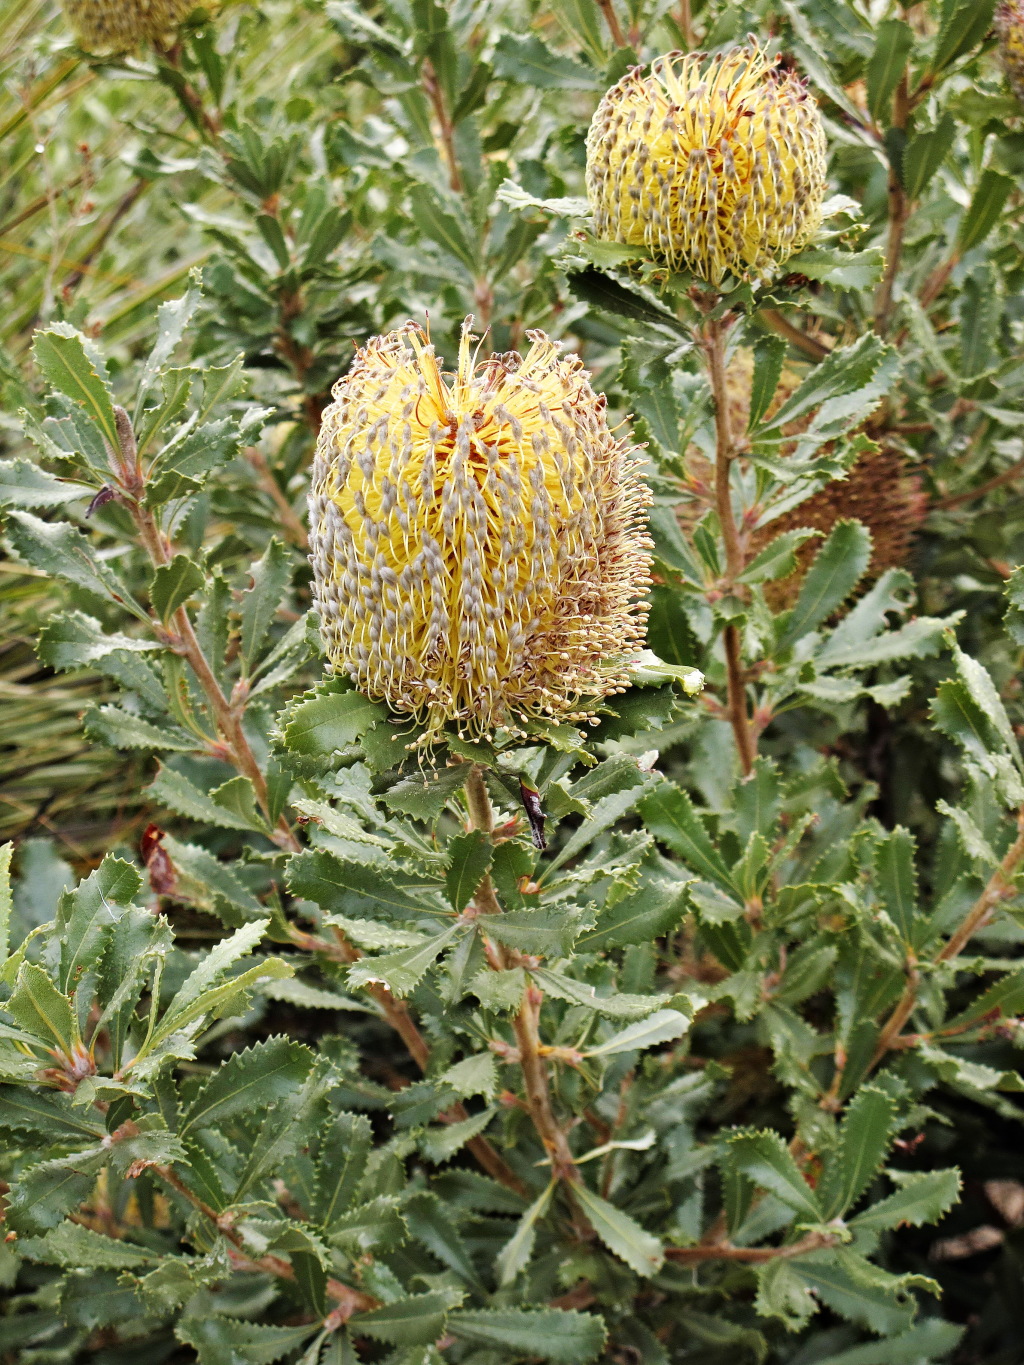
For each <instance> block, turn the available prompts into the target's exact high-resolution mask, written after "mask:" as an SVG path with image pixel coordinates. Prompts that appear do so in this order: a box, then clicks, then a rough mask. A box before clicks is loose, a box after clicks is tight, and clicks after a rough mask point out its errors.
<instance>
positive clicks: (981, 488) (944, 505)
mask: <svg viewBox="0 0 1024 1365" xmlns="http://www.w3.org/2000/svg"><path fill="white" fill-rule="evenodd" d="M928 430H929V431H930V430H931V427H929V428H928ZM1021 472H1024V460H1017V461H1016V462H1015V463H1014V464H1012V465H1010V467H1009V469H1004V470H1003V472H1002V473H1001V474H997V475H996V476H995V478H993V479H987V480H986V481H985V482H984V483H979V484H978V486H977V488H968V490H967V491H966V493H955V494H954V495H953V496H952V497H950V498H939V499H938V500H937V501H936V502H933V503H932V504H931V508H932V510H934V511H946V510H947V509H948V508H950V507H962V506H963V504H964V503H967V502H974V501H975V499H977V498H983V497H984V496H985V494H986V493H991V492H993V491H994V490H995V489H996V488H1002V487H1003V486H1004V485H1005V484H1008V483H1013V481H1014V479H1016V478H1017V476H1018V474H1020V473H1021Z"/></svg>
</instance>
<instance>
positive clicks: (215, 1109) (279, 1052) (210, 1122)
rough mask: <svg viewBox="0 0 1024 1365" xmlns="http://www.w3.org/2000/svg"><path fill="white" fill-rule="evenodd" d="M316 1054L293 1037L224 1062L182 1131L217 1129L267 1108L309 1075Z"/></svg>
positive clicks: (264, 1043) (191, 1109) (256, 1045)
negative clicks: (237, 1118) (244, 1115)
mask: <svg viewBox="0 0 1024 1365" xmlns="http://www.w3.org/2000/svg"><path fill="white" fill-rule="evenodd" d="M312 1066H313V1054H312V1052H310V1050H309V1048H307V1047H304V1046H303V1045H302V1044H301V1043H297V1042H293V1041H292V1039H290V1038H267V1039H264V1040H262V1041H261V1042H258V1043H254V1044H253V1046H252V1047H250V1048H246V1049H245V1050H244V1051H242V1052H235V1053H233V1054H232V1056H230V1057H229V1058H228V1059H227V1061H225V1062H221V1064H220V1066H219V1067H218V1068H217V1070H216V1071H215V1072H214V1073H213V1075H212V1076H210V1078H209V1079H208V1080H207V1081H206V1082H205V1084H204V1085H203V1088H202V1089H201V1090H200V1092H199V1094H198V1095H197V1096H196V1097H195V1099H194V1100H193V1102H192V1104H191V1105H190V1107H189V1109H188V1111H187V1113H186V1114H185V1115H184V1117H183V1119H182V1121H181V1124H180V1126H179V1129H178V1132H179V1134H180V1135H181V1136H182V1137H184V1136H185V1135H186V1134H187V1133H188V1132H189V1131H190V1130H191V1129H195V1130H197V1131H201V1130H202V1129H204V1128H216V1127H218V1126H220V1125H221V1124H223V1123H224V1122H226V1121H227V1120H228V1119H230V1118H233V1117H234V1116H235V1115H237V1114H240V1113H244V1112H246V1111H248V1112H250V1113H254V1112H257V1111H261V1110H263V1109H267V1108H269V1107H271V1106H272V1105H274V1104H277V1103H278V1102H279V1101H280V1100H282V1099H284V1098H285V1096H286V1095H288V1094H290V1093H291V1092H292V1091H293V1090H297V1089H298V1088H299V1086H301V1084H302V1082H303V1081H304V1080H305V1079H306V1077H307V1076H308V1075H309V1072H310V1070H311V1068H312Z"/></svg>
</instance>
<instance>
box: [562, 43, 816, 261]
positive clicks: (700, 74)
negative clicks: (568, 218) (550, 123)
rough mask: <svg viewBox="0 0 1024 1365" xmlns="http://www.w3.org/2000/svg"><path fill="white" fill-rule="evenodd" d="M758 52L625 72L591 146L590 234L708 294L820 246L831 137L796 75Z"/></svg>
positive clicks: (680, 58) (670, 61)
mask: <svg viewBox="0 0 1024 1365" xmlns="http://www.w3.org/2000/svg"><path fill="white" fill-rule="evenodd" d="M778 62H779V59H778V58H777V57H775V58H773V57H769V56H768V55H767V54H766V53H765V52H764V51H762V50H761V49H760V48H759V47H757V46H756V45H754V44H753V43H751V44H750V45H748V46H744V47H735V48H732V49H731V50H730V51H728V52H726V53H724V54H722V55H720V56H717V57H710V58H709V57H707V56H706V55H705V54H703V53H699V52H697V53H691V54H689V55H687V54H685V53H682V52H670V53H668V54H667V55H666V56H664V57H658V58H657V60H656V61H654V62H653V63H652V65H651V69H650V74H649V75H647V76H644V75H643V74H642V68H641V67H634V68H633V69H632V70H631V71H629V72H627V74H626V75H625V76H623V78H622V79H621V80H620V81H619V83H618V84H617V85H615V86H613V87H612V88H611V90H609V91H608V93H607V94H606V95H605V97H604V99H603V100H602V101H601V103H600V104H599V105H598V107H597V112H596V113H595V114H594V120H593V123H592V124H591V126H590V132H589V134H588V136H587V193H588V195H589V197H590V203H591V207H592V209H593V213H594V231H595V233H596V235H597V236H598V237H604V238H610V239H611V240H612V241H616V242H622V243H624V244H626V245H628V246H646V247H648V248H649V249H650V250H651V251H652V252H653V253H654V254H655V255H656V256H657V257H659V258H661V259H662V260H664V262H665V263H666V264H667V265H668V266H670V267H671V268H672V269H677V270H678V269H687V270H691V271H692V272H693V273H694V274H695V275H698V276H699V277H700V278H701V279H703V280H706V281H707V282H708V283H709V284H712V285H715V286H717V285H719V284H721V282H722V281H723V279H724V278H725V277H726V275H734V276H736V277H738V278H742V279H754V280H759V279H763V278H764V277H766V276H767V275H769V274H770V273H771V272H772V271H773V270H774V269H775V267H777V266H778V265H781V263H782V262H783V261H785V260H786V259H787V257H789V256H791V255H792V254H793V253H794V252H795V251H799V250H800V249H801V247H803V246H806V245H807V243H808V242H810V241H811V239H812V238H813V237H814V235H815V233H816V232H817V230H818V227H819V226H820V223H821V206H822V203H823V200H824V196H825V152H826V146H825V133H824V129H823V128H822V123H821V115H820V114H819V112H818V107H817V105H816V104H815V102H814V100H813V99H812V98H811V96H810V95H809V94H808V92H807V89H806V87H805V85H804V83H803V81H802V80H801V79H800V77H799V76H797V75H794V74H793V73H792V72H791V71H788V70H784V69H781V68H780V67H779V65H778Z"/></svg>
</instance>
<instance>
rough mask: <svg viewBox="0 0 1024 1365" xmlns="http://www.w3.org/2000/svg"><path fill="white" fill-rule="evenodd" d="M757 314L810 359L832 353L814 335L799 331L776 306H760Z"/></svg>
mask: <svg viewBox="0 0 1024 1365" xmlns="http://www.w3.org/2000/svg"><path fill="white" fill-rule="evenodd" d="M758 316H759V317H760V318H761V319H763V321H764V322H766V323H767V324H768V326H769V327H770V328H771V329H772V331H773V332H774V333H775V334H776V335H777V336H780V337H782V338H783V340H784V341H788V342H789V343H790V345H791V346H795V347H796V348H797V350H798V351H803V353H804V355H806V356H810V358H811V359H812V360H824V359H825V357H826V356H828V355H831V354H832V353H831V351H830V350H829V348H828V347H827V346H823V345H822V343H821V342H820V341H818V340H817V339H816V338H815V337H812V336H808V335H807V333H806V332H803V331H801V330H800V328H799V327H797V326H795V325H794V324H793V323H792V322H790V320H789V319H788V318H787V317H784V316H783V314H782V313H780V312H779V310H778V309H777V308H762V309H761V311H760V313H759V314H758Z"/></svg>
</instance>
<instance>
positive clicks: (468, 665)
mask: <svg viewBox="0 0 1024 1365" xmlns="http://www.w3.org/2000/svg"><path fill="white" fill-rule="evenodd" d="M471 321H472V319H467V324H466V327H464V329H463V335H462V344H461V346H460V349H459V359H458V368H457V370H456V372H455V373H454V374H446V373H444V372H443V371H442V369H441V366H440V364H439V361H438V358H437V356H436V354H435V352H434V348H433V346H432V345H431V344H430V340H429V337H428V335H427V334H426V333H425V332H424V331H423V330H422V329H421V328H419V327H417V326H414V325H413V324H411V323H410V324H407V326H406V327H405V328H403V329H402V330H401V331H397V332H391V333H389V334H388V335H387V336H383V337H374V338H372V339H371V340H370V341H369V342H368V343H367V345H366V346H365V347H364V348H363V349H362V350H360V351H359V352H358V354H357V356H356V359H355V362H354V363H353V366H352V369H351V370H350V371H349V373H348V374H347V375H345V376H344V378H342V379H340V380H339V381H338V382H337V384H336V385H335V386H334V390H333V396H334V402H333V403H332V404H331V406H330V407H328V408H327V410H326V412H325V413H324V419H323V426H322V429H321V432H320V438H319V441H318V443H317V452H316V459H315V463H314V466H313V479H312V486H311V490H310V546H311V554H310V561H311V563H312V565H313V573H314V593H315V603H316V607H317V610H318V611H319V614H320V622H321V632H322V636H323V640H324V644H325V647H326V652H327V656H328V659H329V661H330V663H331V665H332V667H333V669H334V670H335V671H336V672H339V673H347V674H348V675H349V677H350V678H351V679H352V681H353V682H354V683H355V684H356V686H357V687H358V688H360V689H361V690H362V691H363V692H365V693H366V694H367V695H368V696H370V697H372V698H375V699H377V700H381V701H384V702H386V703H387V704H388V705H389V706H390V707H391V709H392V710H393V711H396V712H404V713H408V714H411V715H413V716H415V717H417V718H418V719H419V720H420V722H421V723H422V724H423V726H424V736H423V742H425V743H431V742H432V741H433V740H434V738H435V737H436V736H437V734H438V732H439V731H440V730H441V729H442V728H443V727H444V726H445V725H448V724H454V726H455V728H456V729H457V730H458V732H459V733H460V734H462V735H463V736H464V737H482V736H488V735H491V734H492V733H493V732H494V730H495V729H497V728H499V727H504V728H506V729H509V730H511V731H513V732H518V733H522V732H523V730H522V727H523V726H524V725H528V724H529V723H530V722H531V721H534V722H536V721H538V720H540V721H553V722H563V721H568V722H573V723H579V722H581V721H584V720H588V719H590V718H591V717H592V714H593V710H592V708H593V705H594V703H595V701H596V700H597V699H599V698H601V697H604V696H608V695H609V694H611V693H615V692H620V691H624V690H625V688H626V686H627V685H628V682H629V678H628V675H627V673H626V671H625V667H626V665H628V663H629V662H630V660H631V659H632V658H633V657H635V655H636V654H637V653H638V651H639V650H640V649H641V648H642V646H643V637H644V629H645V624H646V615H647V606H646V603H645V602H644V600H643V594H644V592H645V590H646V588H647V587H648V585H649V583H650V579H649V577H648V571H649V567H650V555H649V549H650V541H649V539H648V537H647V535H646V534H645V532H644V531H643V529H642V528H643V522H644V508H645V507H646V505H647V503H648V502H649V493H648V490H647V487H646V485H645V484H644V483H643V481H642V479H641V478H640V476H639V474H638V472H637V466H636V463H635V462H634V461H633V459H632V458H631V451H630V450H629V448H628V445H627V443H626V441H624V440H621V439H618V438H616V436H614V435H613V434H612V432H611V431H609V429H608V423H607V418H606V413H605V406H606V400H605V398H604V396H603V395H601V394H597V393H595V392H594V390H593V389H592V388H591V387H590V383H589V376H588V374H587V371H586V370H585V369H584V368H583V365H582V363H581V362H580V360H579V358H578V357H576V356H573V355H567V356H560V355H559V354H558V347H557V345H556V344H555V343H554V342H553V341H551V340H549V338H548V337H547V336H545V335H544V333H543V332H531V333H529V337H530V341H531V343H532V345H531V347H530V349H529V351H528V352H527V354H526V356H525V357H522V358H521V357H520V356H518V355H517V354H515V353H514V352H510V353H507V354H503V355H492V356H490V357H489V358H488V359H487V360H484V361H483V362H480V363H477V360H476V356H475V354H474V353H473V351H472V349H471V347H472V342H473V340H474V338H473V337H472V336H471V335H470V333H469V330H468V328H469V324H470V323H471Z"/></svg>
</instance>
